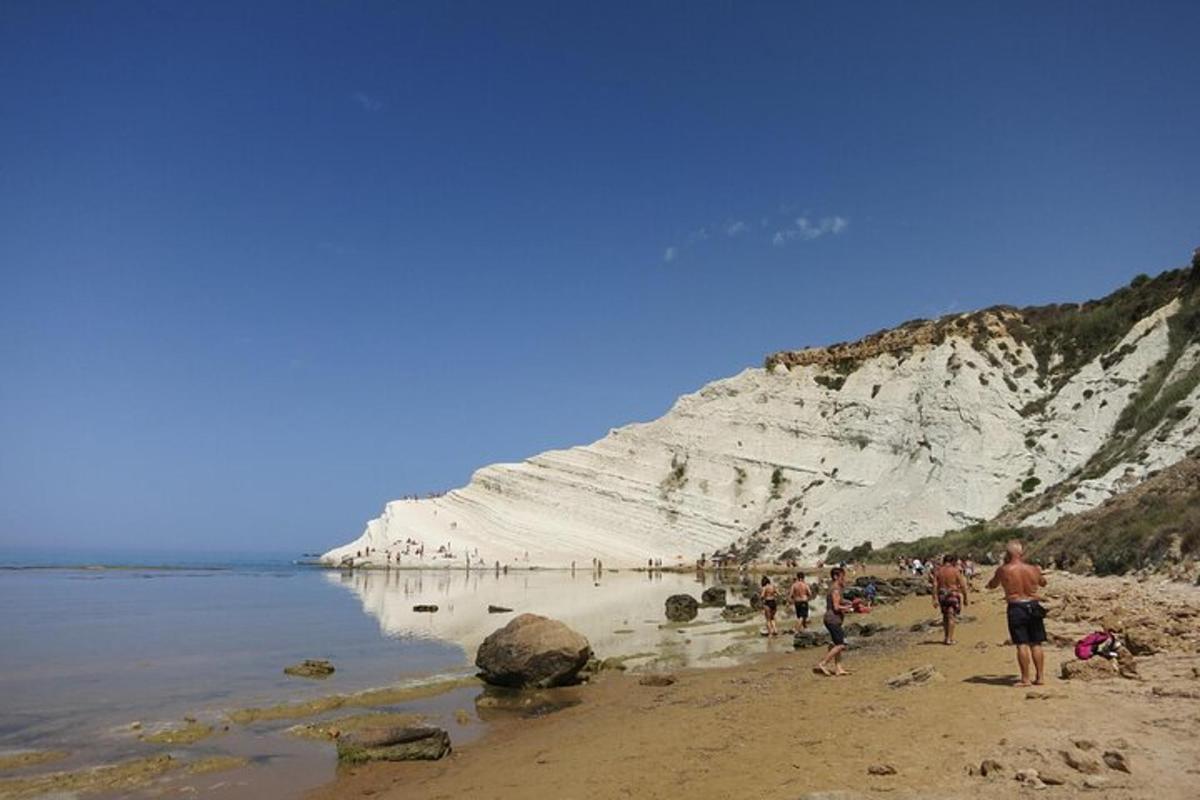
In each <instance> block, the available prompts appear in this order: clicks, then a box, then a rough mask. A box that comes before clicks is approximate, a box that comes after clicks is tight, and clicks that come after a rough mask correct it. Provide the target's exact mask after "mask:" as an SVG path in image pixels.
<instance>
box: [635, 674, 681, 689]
mask: <svg viewBox="0 0 1200 800" xmlns="http://www.w3.org/2000/svg"><path fill="white" fill-rule="evenodd" d="M638 683H639V684H640V685H642V686H671V685H672V684H674V683H675V676H674V675H671V674H668V673H665V672H652V673H650V674H649V675H643V676H642V677H640V678H638Z"/></svg>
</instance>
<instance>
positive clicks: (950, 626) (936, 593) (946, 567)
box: [933, 555, 967, 644]
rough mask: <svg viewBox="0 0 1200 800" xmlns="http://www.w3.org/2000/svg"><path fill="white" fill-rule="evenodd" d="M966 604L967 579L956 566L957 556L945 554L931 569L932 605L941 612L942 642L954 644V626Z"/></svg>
mask: <svg viewBox="0 0 1200 800" xmlns="http://www.w3.org/2000/svg"><path fill="white" fill-rule="evenodd" d="M966 604H967V579H966V578H964V577H963V574H962V570H960V569H959V568H958V558H957V557H956V556H952V555H947V556H944V557H943V558H942V565H941V566H940V567H938V568H937V569H935V570H934V571H933V607H934V608H937V609H941V612H942V644H954V626H955V624H956V623H957V622H958V615H959V614H961V613H962V610H963V606H965V605H966Z"/></svg>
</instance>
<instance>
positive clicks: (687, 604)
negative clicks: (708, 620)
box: [666, 594, 700, 622]
mask: <svg viewBox="0 0 1200 800" xmlns="http://www.w3.org/2000/svg"><path fill="white" fill-rule="evenodd" d="M699 608H700V604H699V603H697V602H696V598H694V597H692V596H691V595H690V594H673V595H671V596H670V597H668V598H667V604H666V612H667V619H669V620H671V622H691V621H692V620H694V619H695V618H696V613H697V612H698V610H699Z"/></svg>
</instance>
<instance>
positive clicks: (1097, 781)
mask: <svg viewBox="0 0 1200 800" xmlns="http://www.w3.org/2000/svg"><path fill="white" fill-rule="evenodd" d="M1083 788H1085V789H1107V788H1108V778H1102V777H1099V776H1095V775H1093V776H1092V777H1090V778H1084V779H1083Z"/></svg>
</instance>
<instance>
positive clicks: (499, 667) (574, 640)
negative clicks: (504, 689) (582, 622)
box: [475, 614, 592, 688]
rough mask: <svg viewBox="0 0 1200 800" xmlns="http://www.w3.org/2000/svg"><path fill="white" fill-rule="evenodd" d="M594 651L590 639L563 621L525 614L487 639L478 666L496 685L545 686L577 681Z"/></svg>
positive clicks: (476, 663) (481, 649)
mask: <svg viewBox="0 0 1200 800" xmlns="http://www.w3.org/2000/svg"><path fill="white" fill-rule="evenodd" d="M591 655H592V647H591V645H590V644H589V643H588V640H587V639H586V638H584V637H583V636H582V635H581V634H579V633H577V632H575V631H573V630H571V629H570V628H568V627H567V626H566V625H564V624H563V623H561V622H559V621H557V620H553V619H548V618H546V617H542V616H538V615H537V614H522V615H520V616H519V617H517V618H515V619H514V620H512V621H511V622H509V623H508V624H507V625H505V626H504V627H503V628H501V629H500V630H498V631H495V632H494V633H492V634H491V635H490V636H488V637H487V638H486V639H484V640H483V644H481V645H479V650H478V652H477V653H476V654H475V666H477V667H479V670H480V674H479V677H481V678H482V679H483V680H484V681H486V682H487V683H490V684H493V685H496V686H510V687H516V688H521V687H542V688H544V687H549V686H562V685H565V684H569V683H573V682H574V681H575V679H576V675H577V674H578V673H579V670H581V669H583V667H584V665H585V664H587V662H588V659H589V658H590V657H591Z"/></svg>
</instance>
